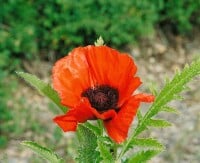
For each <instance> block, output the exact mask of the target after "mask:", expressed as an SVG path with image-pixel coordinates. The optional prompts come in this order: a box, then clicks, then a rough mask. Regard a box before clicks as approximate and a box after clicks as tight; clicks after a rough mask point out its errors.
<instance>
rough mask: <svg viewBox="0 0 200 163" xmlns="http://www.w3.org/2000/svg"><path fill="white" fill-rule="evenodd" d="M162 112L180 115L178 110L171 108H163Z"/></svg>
mask: <svg viewBox="0 0 200 163" xmlns="http://www.w3.org/2000/svg"><path fill="white" fill-rule="evenodd" d="M162 111H166V112H169V113H175V114H180V112H179V111H178V110H177V109H175V108H172V107H169V106H164V107H163V108H162Z"/></svg>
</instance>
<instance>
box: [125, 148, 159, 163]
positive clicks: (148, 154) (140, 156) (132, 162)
mask: <svg viewBox="0 0 200 163" xmlns="http://www.w3.org/2000/svg"><path fill="white" fill-rule="evenodd" d="M158 153H160V151H159V150H146V151H141V152H138V153H136V154H134V155H133V157H131V158H129V160H128V163H146V162H147V161H149V160H150V159H151V158H153V157H154V156H155V155H157V154H158Z"/></svg>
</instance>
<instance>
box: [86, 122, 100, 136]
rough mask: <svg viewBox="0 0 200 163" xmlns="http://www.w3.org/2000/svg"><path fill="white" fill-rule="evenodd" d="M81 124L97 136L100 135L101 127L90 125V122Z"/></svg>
mask: <svg viewBox="0 0 200 163" xmlns="http://www.w3.org/2000/svg"><path fill="white" fill-rule="evenodd" d="M83 125H84V126H85V127H87V128H89V129H90V130H92V131H93V132H94V133H95V134H96V135H97V136H100V135H101V129H100V128H99V127H97V126H95V125H92V124H91V123H90V122H85V123H84V124H83Z"/></svg>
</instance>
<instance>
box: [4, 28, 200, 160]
mask: <svg viewBox="0 0 200 163" xmlns="http://www.w3.org/2000/svg"><path fill="white" fill-rule="evenodd" d="M198 36H200V35H199V34H197V35H196V36H195V37H194V38H192V39H190V38H184V37H180V36H173V37H172V36H166V35H164V34H163V33H162V32H160V31H158V33H157V36H156V37H154V38H152V39H146V40H141V43H140V44H139V45H134V46H131V47H130V48H131V51H130V54H131V55H132V56H133V57H134V59H135V62H136V65H137V66H138V76H140V77H141V78H142V81H143V86H142V87H141V88H140V91H143V90H145V91H146V92H148V91H149V90H148V89H147V88H148V86H149V85H148V84H149V83H153V84H156V85H157V86H158V87H159V88H161V87H162V86H163V84H164V79H165V78H166V76H168V77H169V78H172V77H173V75H174V74H175V70H176V69H179V70H181V69H182V68H183V67H184V65H185V64H186V63H191V62H192V60H195V59H196V58H197V57H199V56H200V37H198ZM23 65H24V68H25V71H28V72H30V73H32V74H35V75H37V76H39V77H40V78H42V79H44V80H46V81H47V82H50V75H49V74H50V72H51V68H52V65H53V64H51V63H48V62H32V63H28V62H26V61H24V64H23ZM199 79H200V78H199V77H198V78H196V79H195V80H194V81H192V82H190V84H189V87H190V91H187V92H185V93H184V94H183V96H184V97H185V99H184V100H183V101H181V102H180V101H178V102H177V101H176V102H173V103H171V105H172V106H173V107H175V108H177V109H178V110H179V112H180V115H172V114H162V115H159V116H161V117H164V118H166V119H168V120H169V121H170V122H172V123H173V124H174V125H173V126H172V127H169V128H164V129H153V130H151V132H150V133H149V134H150V136H152V137H157V138H159V139H160V141H161V142H163V143H164V144H165V146H166V151H164V152H162V153H161V154H160V155H158V156H156V157H155V158H154V159H152V160H151V161H149V162H150V163H171V162H174V163H176V162H177V163H189V162H192V163H198V162H199V160H200V148H199V147H200V136H199V135H200V100H199V97H200V84H199ZM19 90H20V91H18V92H17V93H16V97H15V98H18V97H25V98H26V101H27V104H26V105H27V106H28V107H29V108H30V107H31V108H30V109H32V110H33V108H38V109H37V111H32V112H31V113H32V114H33V116H35V117H36V118H38V119H39V122H40V123H42V124H43V126H47V128H48V130H50V131H49V132H47V133H46V134H45V138H47V139H48V138H50V137H51V135H50V136H49V134H50V133H51V131H53V130H52V126H53V125H54V124H53V123H52V122H51V119H52V118H53V117H54V113H52V112H51V111H49V110H48V109H49V101H48V100H47V99H46V98H44V97H42V96H40V95H38V94H37V92H36V91H34V90H33V89H32V88H30V87H28V86H27V85H26V84H25V83H24V82H23V81H21V80H20V85H19ZM142 107H145V106H142ZM33 134H34V133H33V132H32V131H31V130H30V131H26V133H24V135H23V136H21V137H20V138H19V139H18V140H16V139H12V140H11V141H10V142H9V144H8V146H7V148H6V149H5V150H3V151H0V152H1V153H0V162H2V163H3V162H9V163H15V162H20V163H27V162H40V161H39V160H38V161H30V158H31V157H35V155H33V153H32V152H31V151H30V150H25V149H24V148H21V147H19V142H20V140H21V139H22V138H24V139H29V138H32V139H33V137H32V136H31V135H33ZM65 137H68V134H65ZM37 140H41V139H37ZM5 160H6V161H5Z"/></svg>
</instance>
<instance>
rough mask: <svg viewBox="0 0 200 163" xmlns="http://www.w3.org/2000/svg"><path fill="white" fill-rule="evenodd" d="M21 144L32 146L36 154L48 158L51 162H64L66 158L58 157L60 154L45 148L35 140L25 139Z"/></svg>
mask: <svg viewBox="0 0 200 163" xmlns="http://www.w3.org/2000/svg"><path fill="white" fill-rule="evenodd" d="M21 144H22V145H24V146H26V147H28V148H30V149H31V150H33V151H34V152H35V153H36V154H38V155H40V156H41V157H42V158H44V159H46V160H48V161H49V162H51V163H64V160H63V159H61V158H58V156H57V155H56V154H55V153H54V152H53V151H52V150H50V149H48V148H45V147H43V146H41V145H39V144H37V143H35V142H32V141H23V142H22V143H21Z"/></svg>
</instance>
